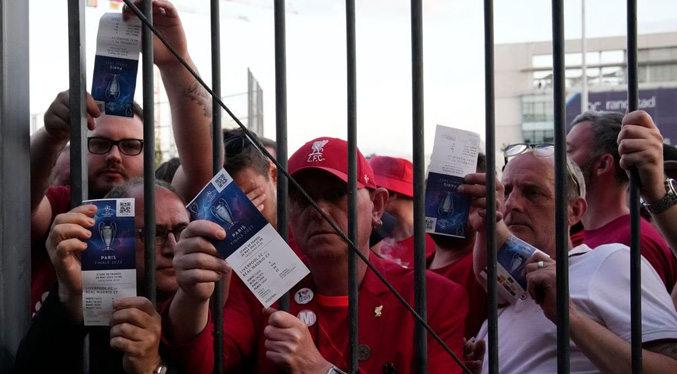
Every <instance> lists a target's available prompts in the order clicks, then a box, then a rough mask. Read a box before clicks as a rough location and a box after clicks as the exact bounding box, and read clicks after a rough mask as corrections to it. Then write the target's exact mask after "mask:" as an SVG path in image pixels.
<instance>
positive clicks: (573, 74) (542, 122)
mask: <svg viewBox="0 0 677 374" xmlns="http://www.w3.org/2000/svg"><path fill="white" fill-rule="evenodd" d="M626 43H627V41H626V38H625V37H624V36H621V37H607V38H590V39H587V40H586V44H587V45H586V50H587V52H586V55H585V56H586V66H587V68H586V70H587V74H586V75H587V81H588V82H587V86H588V105H587V108H588V109H589V110H604V111H617V112H622V113H624V112H625V111H626V109H627V93H626V92H627V70H626V56H627V53H626ZM637 44H638V49H639V50H638V79H639V90H640V91H639V97H640V103H639V107H640V109H643V110H646V111H647V112H648V113H649V114H651V116H652V117H653V118H654V120H655V122H656V124H657V125H658V127H659V128H660V130H661V133H662V134H663V136H664V138H665V139H666V140H665V141H666V143H670V144H672V143H677V33H661V34H648V35H639V36H638V42H637ZM581 50H582V48H581V41H580V39H575V40H567V41H566V43H565V51H566V56H565V65H566V74H565V82H566V83H565V84H566V97H567V103H566V105H567V106H566V122H567V125H569V124H570V123H571V121H572V120H573V119H574V117H575V116H576V115H578V114H580V113H581V110H582V105H581V91H582V81H583V79H582V77H583V74H582V53H581ZM495 51H496V59H495V64H496V67H495V69H496V70H495V72H496V152H497V165H498V166H499V168H500V167H501V166H502V165H503V159H502V158H503V157H502V154H503V149H504V148H505V146H507V145H509V144H513V143H521V142H527V143H548V142H553V141H554V131H553V97H552V95H553V92H552V44H551V43H550V42H536V43H523V44H504V45H497V46H496V50H495Z"/></svg>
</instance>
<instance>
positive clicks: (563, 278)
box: [552, 0, 570, 374]
mask: <svg viewBox="0 0 677 374" xmlns="http://www.w3.org/2000/svg"><path fill="white" fill-rule="evenodd" d="M552 66H553V71H552V73H553V103H554V106H555V107H554V122H555V124H554V131H555V181H556V183H555V227H556V232H555V240H556V245H557V249H556V254H555V258H556V259H557V265H556V271H557V372H558V373H559V374H563V373H569V351H570V349H569V257H568V250H569V233H568V224H567V202H566V191H567V188H566V186H567V184H568V183H569V178H567V177H566V174H565V173H566V162H567V160H566V124H565V122H566V109H565V104H564V102H565V84H564V76H565V65H564V4H563V1H562V0H553V1H552Z"/></svg>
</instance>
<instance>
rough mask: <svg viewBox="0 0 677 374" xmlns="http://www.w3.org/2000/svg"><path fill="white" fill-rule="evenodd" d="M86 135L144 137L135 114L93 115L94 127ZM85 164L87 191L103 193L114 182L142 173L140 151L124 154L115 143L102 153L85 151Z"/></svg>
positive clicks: (100, 194)
mask: <svg viewBox="0 0 677 374" xmlns="http://www.w3.org/2000/svg"><path fill="white" fill-rule="evenodd" d="M89 136H90V137H93V136H95V137H102V138H106V139H109V140H120V139H143V123H142V122H141V119H140V118H139V117H136V116H135V117H134V118H124V117H118V116H106V115H102V116H101V117H99V118H97V119H96V129H94V131H91V132H90V133H89ZM87 168H88V169H87V173H88V177H89V192H90V195H91V196H92V197H97V196H103V195H105V194H106V193H107V192H108V191H110V190H111V189H112V188H113V187H115V186H116V185H118V184H120V183H122V182H124V181H126V180H128V179H130V178H133V177H140V176H142V175H143V153H141V154H139V155H136V156H129V155H125V154H122V153H121V152H120V149H119V148H118V147H117V146H113V147H112V148H111V149H110V151H109V152H108V153H106V154H102V155H97V154H93V153H90V152H88V153H87Z"/></svg>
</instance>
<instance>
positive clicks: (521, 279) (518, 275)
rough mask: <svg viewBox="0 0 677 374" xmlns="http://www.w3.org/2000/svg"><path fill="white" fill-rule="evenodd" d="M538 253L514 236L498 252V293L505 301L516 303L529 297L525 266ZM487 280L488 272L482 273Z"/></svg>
mask: <svg viewBox="0 0 677 374" xmlns="http://www.w3.org/2000/svg"><path fill="white" fill-rule="evenodd" d="M536 251H537V249H536V248H535V247H533V246H532V245H530V244H529V243H527V242H525V241H523V240H520V239H518V238H517V237H516V236H514V235H512V236H510V237H509V238H508V240H506V241H505V243H504V244H503V246H501V249H500V250H499V251H498V254H497V260H498V266H497V269H496V276H497V279H496V280H497V282H498V284H499V287H498V293H499V295H500V296H501V297H503V299H505V300H506V301H509V302H511V303H514V302H515V301H517V300H518V299H525V298H526V296H527V291H526V290H527V278H526V272H525V270H524V265H525V263H526V262H527V260H528V259H529V258H530V257H531V256H533V255H534V253H535V252H536ZM482 275H483V276H484V279H487V270H486V269H484V270H483V271H482Z"/></svg>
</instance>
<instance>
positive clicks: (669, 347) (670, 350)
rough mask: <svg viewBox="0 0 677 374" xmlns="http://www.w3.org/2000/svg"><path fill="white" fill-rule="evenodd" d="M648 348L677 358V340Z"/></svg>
mask: <svg viewBox="0 0 677 374" xmlns="http://www.w3.org/2000/svg"><path fill="white" fill-rule="evenodd" d="M647 349H648V350H650V351H653V352H656V353H660V354H663V355H666V356H669V357H672V358H673V359H677V341H669V342H664V343H658V344H653V345H652V346H649V347H647Z"/></svg>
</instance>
